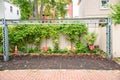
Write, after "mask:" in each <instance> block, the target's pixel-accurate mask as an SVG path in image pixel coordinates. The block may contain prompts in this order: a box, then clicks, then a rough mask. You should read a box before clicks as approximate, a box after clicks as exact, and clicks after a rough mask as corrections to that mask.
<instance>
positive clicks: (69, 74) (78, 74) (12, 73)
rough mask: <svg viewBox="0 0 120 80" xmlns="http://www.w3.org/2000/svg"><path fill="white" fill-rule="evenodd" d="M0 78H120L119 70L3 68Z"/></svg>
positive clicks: (74, 79) (92, 79)
mask: <svg viewBox="0 0 120 80" xmlns="http://www.w3.org/2000/svg"><path fill="white" fill-rule="evenodd" d="M0 80H120V70H61V69H60V70H8V71H7V70H5V71H0Z"/></svg>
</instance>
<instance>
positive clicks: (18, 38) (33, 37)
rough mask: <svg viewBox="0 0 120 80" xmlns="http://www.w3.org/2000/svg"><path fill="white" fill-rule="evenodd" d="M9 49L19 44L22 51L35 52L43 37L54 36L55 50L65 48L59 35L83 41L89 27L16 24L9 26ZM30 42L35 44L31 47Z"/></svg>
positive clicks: (0, 32)
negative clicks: (60, 44) (60, 41)
mask: <svg viewBox="0 0 120 80" xmlns="http://www.w3.org/2000/svg"><path fill="white" fill-rule="evenodd" d="M8 29H9V35H8V36H9V48H10V49H9V50H10V51H11V52H13V51H14V46H15V45H17V46H18V48H19V50H20V51H22V52H35V51H38V50H40V49H39V48H40V44H41V41H42V40H43V39H45V40H46V45H45V46H46V47H47V40H48V39H49V38H52V40H53V44H54V51H57V52H59V51H61V52H64V50H63V51H62V50H60V49H59V35H60V34H63V35H66V39H68V40H69V41H70V42H71V47H72V48H73V44H74V43H76V42H78V41H81V39H82V38H83V37H84V35H85V34H87V33H88V28H87V27H86V26H85V25H83V24H80V25H79V24H59V25H55V24H49V25H48V24H43V25H16V26H9V27H8ZM0 39H1V41H0V44H1V45H0V46H2V28H1V27H0ZM28 44H33V45H34V47H31V48H29V47H28ZM34 50H35V51H34Z"/></svg>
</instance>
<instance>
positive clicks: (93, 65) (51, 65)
mask: <svg viewBox="0 0 120 80" xmlns="http://www.w3.org/2000/svg"><path fill="white" fill-rule="evenodd" d="M17 69H94V70H120V65H119V64H117V63H116V62H115V61H114V60H107V59H106V58H103V57H102V56H101V55H97V54H49V55H39V54H35V55H30V54H27V55H10V60H9V61H8V62H4V61H3V56H2V55H0V70H17Z"/></svg>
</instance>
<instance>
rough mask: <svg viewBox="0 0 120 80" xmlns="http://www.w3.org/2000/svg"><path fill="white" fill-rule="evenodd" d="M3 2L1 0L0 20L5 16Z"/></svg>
mask: <svg viewBox="0 0 120 80" xmlns="http://www.w3.org/2000/svg"><path fill="white" fill-rule="evenodd" d="M3 6H4V5H3V1H2V0H0V18H3V16H4V13H3V11H4V10H3Z"/></svg>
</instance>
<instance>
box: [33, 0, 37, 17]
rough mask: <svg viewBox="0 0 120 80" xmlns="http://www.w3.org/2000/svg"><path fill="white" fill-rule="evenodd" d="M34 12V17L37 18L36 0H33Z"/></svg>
mask: <svg viewBox="0 0 120 80" xmlns="http://www.w3.org/2000/svg"><path fill="white" fill-rule="evenodd" d="M34 14H35V19H38V0H34Z"/></svg>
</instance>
